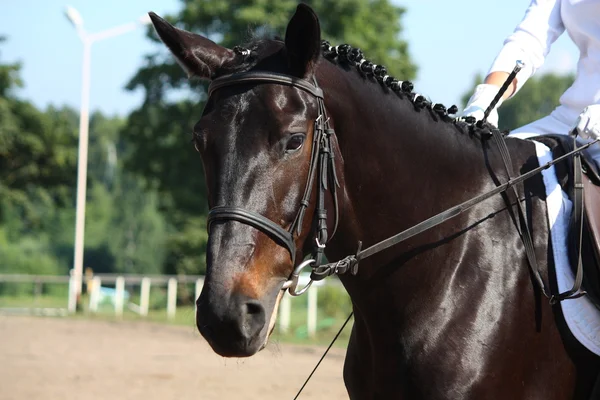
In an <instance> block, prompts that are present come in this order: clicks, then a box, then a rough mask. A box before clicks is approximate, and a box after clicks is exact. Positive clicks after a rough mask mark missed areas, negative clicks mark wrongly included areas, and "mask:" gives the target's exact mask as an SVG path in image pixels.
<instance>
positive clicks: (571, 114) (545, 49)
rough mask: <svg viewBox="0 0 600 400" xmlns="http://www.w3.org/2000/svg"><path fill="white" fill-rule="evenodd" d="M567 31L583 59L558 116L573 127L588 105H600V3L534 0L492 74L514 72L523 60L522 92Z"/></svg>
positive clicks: (519, 79)
mask: <svg viewBox="0 0 600 400" xmlns="http://www.w3.org/2000/svg"><path fill="white" fill-rule="evenodd" d="M565 30H566V31H567V34H568V35H569V37H570V38H571V40H573V42H574V43H575V44H576V45H577V47H578V48H579V53H580V56H579V61H578V63H577V74H576V78H575V82H574V83H573V85H572V86H571V87H570V88H569V89H567V90H566V91H565V92H564V93H563V95H562V96H561V98H560V104H561V105H560V106H559V107H558V108H557V109H556V111H555V113H554V114H555V115H558V116H560V118H561V119H564V122H565V123H567V124H572V123H573V122H575V120H576V119H577V117H578V115H579V113H581V111H582V110H583V109H584V108H585V107H586V106H589V105H592V104H600V0H533V1H532V2H531V4H530V5H529V8H528V9H527V12H526V13H525V17H524V18H523V20H522V21H521V23H520V24H519V25H518V26H517V28H516V29H515V31H514V33H513V34H512V35H510V36H509V37H508V38H507V39H506V41H505V42H504V46H503V48H502V50H501V51H500V53H499V54H498V56H497V57H496V60H495V61H494V63H493V64H492V66H491V68H490V71H489V72H494V71H503V72H511V71H512V70H513V68H514V67H515V61H516V60H522V61H523V62H524V63H525V67H524V68H523V69H522V70H521V72H519V74H518V75H517V88H516V89H517V90H519V89H520V88H521V86H523V84H524V83H525V81H526V80H527V79H529V78H530V77H531V76H532V75H533V74H534V73H535V72H536V71H537V70H538V69H539V68H540V67H541V66H542V64H543V63H544V60H545V58H546V56H547V55H548V53H549V51H550V46H551V45H552V43H554V42H555V41H556V39H558V37H559V36H560V35H561V34H562V33H563V32H564V31H565Z"/></svg>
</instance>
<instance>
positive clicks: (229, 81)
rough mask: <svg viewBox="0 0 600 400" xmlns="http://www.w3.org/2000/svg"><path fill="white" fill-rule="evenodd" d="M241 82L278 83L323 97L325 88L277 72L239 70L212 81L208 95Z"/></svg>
mask: <svg viewBox="0 0 600 400" xmlns="http://www.w3.org/2000/svg"><path fill="white" fill-rule="evenodd" d="M240 83H277V84H279V85H288V86H293V87H296V88H298V89H302V90H304V91H305V92H308V93H310V94H312V95H313V96H315V97H318V98H320V99H323V90H321V88H318V87H317V86H315V85H313V84H312V83H310V82H308V81H307V80H305V79H302V78H296V77H293V76H289V75H284V74H277V73H275V72H259V71H254V72H252V71H251V72H239V73H236V74H231V75H225V76H222V77H220V78H217V79H215V80H213V81H212V82H211V83H210V86H209V87H208V96H209V97H210V96H211V95H212V94H213V92H214V91H215V90H217V89H220V88H222V87H225V86H231V85H239V84H240Z"/></svg>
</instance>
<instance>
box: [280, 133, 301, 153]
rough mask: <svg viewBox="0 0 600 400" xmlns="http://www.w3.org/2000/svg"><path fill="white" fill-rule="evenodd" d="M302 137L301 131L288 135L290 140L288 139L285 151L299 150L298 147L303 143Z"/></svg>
mask: <svg viewBox="0 0 600 400" xmlns="http://www.w3.org/2000/svg"><path fill="white" fill-rule="evenodd" d="M304 138H305V136H304V134H303V133H298V134H296V135H292V137H290V140H288V142H287V145H286V146H285V151H286V152H288V153H289V152H292V151H296V150H299V149H300V147H302V145H303V144H304Z"/></svg>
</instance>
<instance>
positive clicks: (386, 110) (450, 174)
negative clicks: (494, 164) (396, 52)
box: [320, 63, 487, 245]
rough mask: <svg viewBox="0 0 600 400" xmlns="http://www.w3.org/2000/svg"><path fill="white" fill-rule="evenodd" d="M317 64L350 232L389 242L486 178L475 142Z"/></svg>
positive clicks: (373, 86)
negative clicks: (391, 236)
mask: <svg viewBox="0 0 600 400" xmlns="http://www.w3.org/2000/svg"><path fill="white" fill-rule="evenodd" d="M324 64H325V65H323V66H322V68H321V73H322V77H321V79H320V81H322V82H324V83H323V85H322V86H323V89H324V92H325V96H326V106H327V108H328V110H329V112H330V114H331V117H332V120H333V123H334V125H335V130H336V134H337V137H338V142H339V145H340V150H341V155H342V157H343V159H344V171H343V174H344V185H345V194H346V212H347V214H350V215H352V217H351V218H354V219H356V220H357V221H358V225H360V229H361V230H362V231H363V232H360V233H359V232H355V233H358V234H362V235H364V236H363V237H372V236H373V235H376V236H380V235H378V234H377V232H387V233H388V236H389V234H393V233H396V232H398V231H399V230H400V228H406V227H408V226H412V225H414V224H416V223H418V222H420V221H422V220H424V219H426V218H428V217H430V216H432V215H434V214H435V213H437V212H440V211H442V210H443V209H445V208H449V207H451V206H453V205H455V204H458V203H460V202H462V201H464V200H466V199H465V198H464V197H465V194H466V195H468V193H476V192H477V191H478V188H475V187H473V185H472V182H473V181H474V180H475V179H476V177H477V174H483V173H487V172H486V171H485V167H484V162H483V157H484V156H483V152H482V145H481V142H480V141H479V139H477V138H474V137H471V136H469V135H468V134H466V133H463V132H460V131H459V129H458V128H457V127H455V126H454V125H453V124H452V123H449V122H445V121H442V120H441V119H440V118H437V120H436V119H435V118H434V116H432V114H431V111H430V110H428V109H421V110H419V111H415V107H414V105H413V103H412V102H411V101H410V100H408V99H407V98H398V95H396V94H394V93H388V91H387V90H384V89H382V87H381V86H380V85H379V84H377V83H375V82H372V81H371V80H370V79H363V78H362V77H360V75H359V74H358V73H357V72H356V71H345V70H342V69H341V68H339V67H336V66H334V65H331V64H330V63H324ZM400 216H401V218H402V220H400V219H399V218H398V217H400ZM343 219H344V217H342V220H343ZM379 220H381V221H379ZM371 226H373V227H375V226H377V230H378V231H377V232H375V231H374V229H375V228H373V229H370V227H371ZM349 228H350V229H354V230H356V227H349ZM356 239H360V238H356ZM354 245H356V242H354Z"/></svg>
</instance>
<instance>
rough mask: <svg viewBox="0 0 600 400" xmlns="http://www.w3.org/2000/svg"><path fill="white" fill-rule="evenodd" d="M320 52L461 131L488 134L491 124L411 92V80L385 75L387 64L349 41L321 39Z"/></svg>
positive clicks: (456, 108) (330, 59) (487, 135)
mask: <svg viewBox="0 0 600 400" xmlns="http://www.w3.org/2000/svg"><path fill="white" fill-rule="evenodd" d="M321 52H322V55H323V57H324V58H326V59H327V60H329V61H331V62H338V63H341V64H347V65H351V66H354V67H355V68H356V69H357V70H358V72H359V73H360V74H362V75H364V76H367V77H372V78H374V79H375V80H376V81H377V82H379V83H380V84H381V85H384V86H386V87H388V88H389V89H390V90H392V91H393V92H395V93H396V94H397V95H399V96H402V97H406V98H407V99H408V100H410V101H411V102H412V103H413V104H414V106H415V108H417V109H424V108H427V109H429V110H431V111H432V113H433V114H434V115H437V116H439V117H440V118H441V119H442V120H443V121H445V122H449V123H452V124H454V125H455V126H456V127H458V128H460V129H461V130H462V131H468V132H469V133H478V134H480V135H481V136H482V137H489V136H490V134H491V128H493V126H492V125H490V124H489V123H487V122H486V123H484V122H483V121H477V119H476V118H475V117H470V116H469V117H456V116H455V114H456V113H457V112H458V107H456V105H452V106H451V107H449V108H446V106H444V105H443V104H440V103H433V102H431V101H429V100H427V98H425V97H424V96H422V95H421V94H419V93H415V92H413V88H414V87H413V84H412V83H411V82H409V81H400V80H398V79H396V78H394V77H393V76H390V75H388V73H387V68H386V67H384V66H383V65H377V64H374V63H372V62H371V61H369V60H367V59H365V57H364V54H363V52H362V51H361V50H360V49H358V48H355V47H352V46H350V45H348V44H342V45H339V46H335V47H333V46H331V45H330V44H329V42H328V41H325V40H324V41H323V42H322V43H321Z"/></svg>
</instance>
